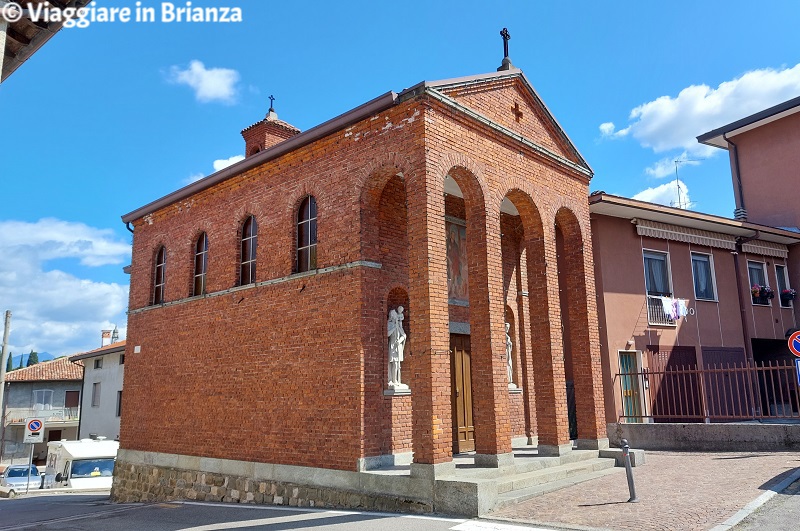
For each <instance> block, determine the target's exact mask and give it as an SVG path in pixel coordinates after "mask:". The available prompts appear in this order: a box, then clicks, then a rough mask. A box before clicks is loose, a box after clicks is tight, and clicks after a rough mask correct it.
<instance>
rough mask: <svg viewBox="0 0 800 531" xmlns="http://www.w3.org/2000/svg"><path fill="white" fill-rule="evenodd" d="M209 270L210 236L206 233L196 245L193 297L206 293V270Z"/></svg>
mask: <svg viewBox="0 0 800 531" xmlns="http://www.w3.org/2000/svg"><path fill="white" fill-rule="evenodd" d="M207 269H208V235H207V234H206V233H205V232H204V233H203V234H201V235H200V237H199V238H197V242H196V243H195V244H194V286H193V288H192V295H193V296H197V295H204V294H205V292H206V270H207Z"/></svg>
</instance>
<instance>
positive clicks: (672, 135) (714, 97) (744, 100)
mask: <svg viewBox="0 0 800 531" xmlns="http://www.w3.org/2000/svg"><path fill="white" fill-rule="evenodd" d="M798 95H800V64H797V65H795V66H793V67H791V68H782V69H777V70H776V69H772V68H764V69H760V70H752V71H750V72H747V73H745V74H743V75H742V76H740V77H737V78H734V79H732V80H730V81H725V82H723V83H720V84H719V85H718V86H717V87H716V88H711V87H709V86H708V85H691V86H688V87H686V88H684V89H683V90H681V91H680V92H679V93H678V95H677V96H674V97H673V96H661V97H659V98H656V99H654V100H653V101H649V102H647V103H643V104H641V105H639V106H638V107H635V108H634V109H633V110H631V112H630V115H629V117H628V120H629V125H628V127H626V128H624V129H620V130H617V129H616V126H615V125H614V123H613V122H605V123H603V124H601V125H600V126H599V128H600V133H601V135H602V137H603V138H619V137H622V136H632V137H633V138H635V139H636V140H637V141H638V142H639V144H640V145H641V146H642V147H645V148H648V149H652V150H653V152H654V153H664V152H669V151H673V150H682V151H683V152H684V154H685V156H684V158H686V157H688V158H692V159H703V158H708V157H712V156H715V155H716V154H718V153H719V152H720V150H719V149H715V148H712V147H710V146H706V145H703V144H700V143H698V142H697V136H699V135H701V134H703V133H706V132H708V131H711V130H713V129H715V128H717V127H720V126H723V125H725V124H728V123H731V122H734V121H736V120H738V119H740V118H744V117H745V116H749V115H751V114H753V113H756V112H758V111H761V110H763V109H766V108H768V107H771V106H773V105H777V104H778V103H781V102H784V101H786V100H789V99H791V98H794V97H796V96H798ZM677 158H679V156H678V155H676V156H672V157H666V158H665V159H662V160H660V161H658V162H656V163H655V164H653V165H652V166H651V167H650V168H647V169H646V170H645V172H646V173H647V174H648V175H651V176H656V177H657V176H664V175H666V173H665V172H666V171H667V167H668V164H667V163H666V162H665V161H669V160H672V161H674V160H675V159H677ZM674 169H675V167H674V163H673V166H672V171H673V172H674Z"/></svg>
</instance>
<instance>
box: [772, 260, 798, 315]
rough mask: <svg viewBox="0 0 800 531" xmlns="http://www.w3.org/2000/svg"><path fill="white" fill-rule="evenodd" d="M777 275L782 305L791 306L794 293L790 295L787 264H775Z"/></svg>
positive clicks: (784, 306)
mask: <svg viewBox="0 0 800 531" xmlns="http://www.w3.org/2000/svg"><path fill="white" fill-rule="evenodd" d="M775 277H776V278H777V279H778V296H779V297H780V299H781V307H783V308H791V307H792V300H793V299H794V295H790V293H791V290H790V289H789V275H788V273H787V272H786V266H785V265H778V264H775Z"/></svg>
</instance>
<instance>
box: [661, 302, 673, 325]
mask: <svg viewBox="0 0 800 531" xmlns="http://www.w3.org/2000/svg"><path fill="white" fill-rule="evenodd" d="M659 298H660V299H661V306H662V308H663V309H664V315H666V316H667V317H669V318H670V319H672V320H673V321H674V320H675V305H674V304H673V302H674V301H673V300H672V297H659Z"/></svg>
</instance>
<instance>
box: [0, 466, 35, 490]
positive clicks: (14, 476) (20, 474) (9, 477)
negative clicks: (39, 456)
mask: <svg viewBox="0 0 800 531" xmlns="http://www.w3.org/2000/svg"><path fill="white" fill-rule="evenodd" d="M30 471H31V479H30V483H29V484H28V485H29V486H28V489H29V490H33V489H40V488H42V485H43V484H44V478H43V477H42V476H41V474H39V469H38V468H36V465H31V466H30ZM27 482H28V465H9V466H8V467H6V470H5V472H3V477H2V478H0V487H8V488H10V489H14V490H15V491H17V492H19V491H21V490H25V484H26V483H27Z"/></svg>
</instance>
